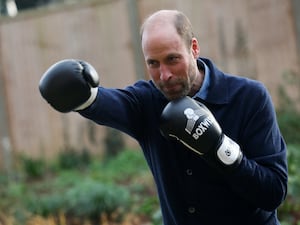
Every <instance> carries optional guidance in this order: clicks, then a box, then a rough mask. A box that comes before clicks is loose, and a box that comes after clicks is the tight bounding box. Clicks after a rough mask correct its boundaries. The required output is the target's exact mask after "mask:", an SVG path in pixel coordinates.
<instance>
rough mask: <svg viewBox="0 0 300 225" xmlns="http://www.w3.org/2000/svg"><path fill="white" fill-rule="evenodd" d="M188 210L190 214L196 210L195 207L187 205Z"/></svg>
mask: <svg viewBox="0 0 300 225" xmlns="http://www.w3.org/2000/svg"><path fill="white" fill-rule="evenodd" d="M188 212H189V213H191V214H192V213H195V212H196V209H195V207H192V206H191V207H189V208H188Z"/></svg>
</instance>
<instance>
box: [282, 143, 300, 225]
mask: <svg viewBox="0 0 300 225" xmlns="http://www.w3.org/2000/svg"><path fill="white" fill-rule="evenodd" d="M299 149H300V145H288V169H289V180H288V194H287V197H286V200H285V201H284V203H283V204H282V205H281V206H280V208H279V210H278V214H279V217H280V219H281V220H282V221H283V222H285V223H287V224H290V225H298V224H300V179H299V174H300V151H299Z"/></svg>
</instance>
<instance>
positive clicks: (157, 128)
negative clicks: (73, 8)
mask: <svg viewBox="0 0 300 225" xmlns="http://www.w3.org/2000/svg"><path fill="white" fill-rule="evenodd" d="M141 40H142V50H143V53H144V57H145V61H146V64H147V69H148V72H149V74H150V76H151V81H138V82H136V83H135V84H134V85H131V86H128V87H126V88H124V89H108V88H105V87H98V82H99V78H98V75H97V73H96V71H95V70H94V69H93V67H92V66H91V65H89V64H88V63H86V62H83V61H79V60H63V61H61V62H58V63H56V64H55V65H53V66H52V67H50V68H49V69H48V70H47V72H46V73H45V74H44V75H43V77H42V79H41V81H40V85H39V88H40V91H41V94H42V96H43V97H44V98H45V99H46V100H47V101H48V102H49V103H50V104H51V105H52V106H53V107H54V108H55V109H56V110H58V111H60V112H69V111H78V112H79V113H80V114H81V115H82V116H84V117H86V118H89V119H91V120H93V121H95V122H96V123H98V124H101V125H105V126H110V127H114V128H116V129H119V130H121V131H123V132H125V133H127V134H128V135H130V136H132V137H133V138H135V139H136V140H137V141H138V143H139V144H140V145H141V147H142V150H143V152H144V155H145V158H146V160H147V163H148V165H149V167H150V169H151V172H152V174H153V177H154V179H155V182H156V186H157V191H158V195H159V199H160V204H161V210H162V215H163V221H164V224H165V225H202V224H203V225H206V224H207V225H212V224H216V225H220V224H222V225H224V224H228V225H241V224H243V225H245V224H251V225H253V224H255V225H276V224H280V223H279V221H278V219H277V215H276V209H277V208H278V206H279V205H280V204H281V203H282V201H283V200H284V199H285V196H286V192H287V177H288V176H287V162H286V146H285V143H284V140H283V138H282V136H281V134H280V131H279V128H278V125H277V122H276V115H275V112H274V108H273V105H272V102H271V99H270V96H269V94H268V92H267V90H266V88H265V87H264V86H263V85H262V84H261V83H259V82H257V81H253V80H250V79H246V78H242V77H238V76H232V75H228V74H224V73H223V72H221V71H220V70H219V69H218V68H217V67H216V66H215V65H214V64H213V63H212V62H211V61H210V60H209V59H206V58H200V57H199V55H200V47H199V43H198V41H197V39H196V38H195V37H194V35H193V32H192V26H191V24H190V22H189V20H188V18H187V17H186V16H185V15H184V14H182V13H181V12H179V11H176V10H160V11H158V12H155V13H154V14H152V15H151V16H149V17H148V18H147V19H146V20H145V22H144V24H143V26H142V28H141ZM62 78H63V79H62Z"/></svg>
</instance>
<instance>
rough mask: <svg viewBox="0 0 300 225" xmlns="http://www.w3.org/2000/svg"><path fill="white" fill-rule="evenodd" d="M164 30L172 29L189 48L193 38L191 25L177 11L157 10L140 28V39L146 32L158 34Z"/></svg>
mask: <svg viewBox="0 0 300 225" xmlns="http://www.w3.org/2000/svg"><path fill="white" fill-rule="evenodd" d="M165 29H171V30H172V29H173V30H174V31H176V33H177V34H178V35H179V36H180V37H181V38H182V39H183V41H184V42H185V44H186V46H187V47H189V46H190V44H191V40H192V38H193V37H194V34H193V30H192V25H191V23H190V21H189V19H188V18H187V17H186V16H185V15H184V14H183V13H182V12H180V11H177V10H159V11H157V12H155V13H153V14H152V15H150V16H149V17H148V18H146V20H145V21H144V23H143V25H142V27H141V31H140V34H141V39H142V40H143V36H144V34H145V33H147V32H151V33H153V32H160V31H161V30H165Z"/></svg>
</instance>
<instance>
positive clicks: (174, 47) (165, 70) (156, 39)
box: [141, 10, 203, 100]
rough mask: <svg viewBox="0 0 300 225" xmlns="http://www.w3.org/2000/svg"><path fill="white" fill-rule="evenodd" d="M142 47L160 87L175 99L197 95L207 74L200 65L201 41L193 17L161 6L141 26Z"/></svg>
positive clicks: (153, 77) (167, 95)
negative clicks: (191, 21) (204, 75)
mask: <svg viewBox="0 0 300 225" xmlns="http://www.w3.org/2000/svg"><path fill="white" fill-rule="evenodd" d="M141 40H142V50H143V53H144V57H145V61H146V64H147V68H148V72H149V74H150V76H151V78H152V80H153V82H154V83H155V85H156V86H157V88H158V89H159V90H160V91H161V92H162V93H163V94H164V95H165V96H166V97H167V98H168V99H169V100H173V99H176V98H179V97H182V96H185V95H194V94H195V93H196V92H197V91H198V90H199V88H200V87H201V84H202V81H203V74H201V73H200V72H199V70H198V68H197V63H196V59H197V58H198V57H199V51H200V48H199V44H198V41H197V39H196V38H195V37H194V35H193V31H192V26H191V23H190V21H189V19H188V18H187V17H186V16H185V15H184V14H183V13H181V12H179V11H176V10H160V11H158V12H156V13H154V14H152V15H150V16H149V17H148V18H147V19H146V20H145V22H144V24H143V25H142V27H141Z"/></svg>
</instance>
